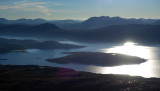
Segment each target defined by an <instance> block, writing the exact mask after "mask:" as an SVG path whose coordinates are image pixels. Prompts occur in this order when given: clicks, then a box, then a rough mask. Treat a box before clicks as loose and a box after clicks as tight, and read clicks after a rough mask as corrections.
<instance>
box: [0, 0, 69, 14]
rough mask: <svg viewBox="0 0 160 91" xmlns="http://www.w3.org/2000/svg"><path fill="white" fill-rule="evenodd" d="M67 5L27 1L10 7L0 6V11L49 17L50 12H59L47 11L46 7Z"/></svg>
mask: <svg viewBox="0 0 160 91" xmlns="http://www.w3.org/2000/svg"><path fill="white" fill-rule="evenodd" d="M48 4H49V5H52V6H53V5H55V6H57V5H58V6H60V5H68V4H65V3H60V2H30V1H28V0H24V1H19V2H15V3H13V4H12V5H1V6H0V10H8V9H15V10H21V11H35V12H36V11H37V12H42V13H45V14H46V15H47V16H50V15H51V13H52V12H61V10H54V9H49V8H48V7H47V6H46V5H48Z"/></svg>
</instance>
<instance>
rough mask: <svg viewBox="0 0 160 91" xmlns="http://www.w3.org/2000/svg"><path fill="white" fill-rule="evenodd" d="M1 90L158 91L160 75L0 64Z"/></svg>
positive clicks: (159, 89) (159, 90) (159, 88)
mask: <svg viewBox="0 0 160 91" xmlns="http://www.w3.org/2000/svg"><path fill="white" fill-rule="evenodd" d="M0 91H160V78H143V77H139V76H128V75H112V74H95V73H89V72H78V71H75V70H72V69H68V68H56V67H48V66H36V65H0Z"/></svg>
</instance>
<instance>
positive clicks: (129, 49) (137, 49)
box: [101, 42, 153, 77]
mask: <svg viewBox="0 0 160 91" xmlns="http://www.w3.org/2000/svg"><path fill="white" fill-rule="evenodd" d="M103 52H105V53H120V54H126V55H130V56H137V57H140V58H144V59H149V58H150V57H151V52H150V49H149V48H148V47H145V46H138V45H137V44H136V43H133V42H126V43H124V45H122V46H114V47H112V48H107V49H103ZM149 62H150V61H147V62H145V63H142V64H137V65H122V66H115V67H104V68H102V69H101V71H102V73H104V74H106V73H107V74H128V75H138V76H143V77H152V76H153V72H152V71H151V69H152V66H151V65H150V63H149Z"/></svg>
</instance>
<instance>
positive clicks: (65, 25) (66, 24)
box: [0, 16, 160, 30]
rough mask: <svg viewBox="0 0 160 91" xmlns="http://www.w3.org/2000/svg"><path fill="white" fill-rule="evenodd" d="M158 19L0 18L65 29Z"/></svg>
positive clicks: (153, 22)
mask: <svg viewBox="0 0 160 91" xmlns="http://www.w3.org/2000/svg"><path fill="white" fill-rule="evenodd" d="M158 20H160V19H144V18H140V19H135V18H130V19H126V18H121V17H109V16H101V17H91V18H89V19H87V20H84V21H80V20H44V19H41V18H38V19H24V18H22V19H18V20H7V19H4V18H0V23H1V24H27V25H39V24H43V23H51V24H55V25H57V26H58V27H60V28H62V29H66V30H92V29H98V28H103V27H107V26H112V25H126V24H155V23H156V22H157V21H158Z"/></svg>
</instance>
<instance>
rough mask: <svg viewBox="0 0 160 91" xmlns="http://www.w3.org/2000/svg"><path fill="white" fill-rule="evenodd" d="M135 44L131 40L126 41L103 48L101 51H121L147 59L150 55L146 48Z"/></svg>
mask: <svg viewBox="0 0 160 91" xmlns="http://www.w3.org/2000/svg"><path fill="white" fill-rule="evenodd" d="M135 44H136V43H133V42H126V43H124V45H123V46H115V47H113V48H109V49H103V51H104V52H106V53H121V54H126V55H131V56H137V57H141V58H145V59H148V58H149V57H150V54H149V50H148V48H147V47H144V46H137V45H135Z"/></svg>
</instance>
